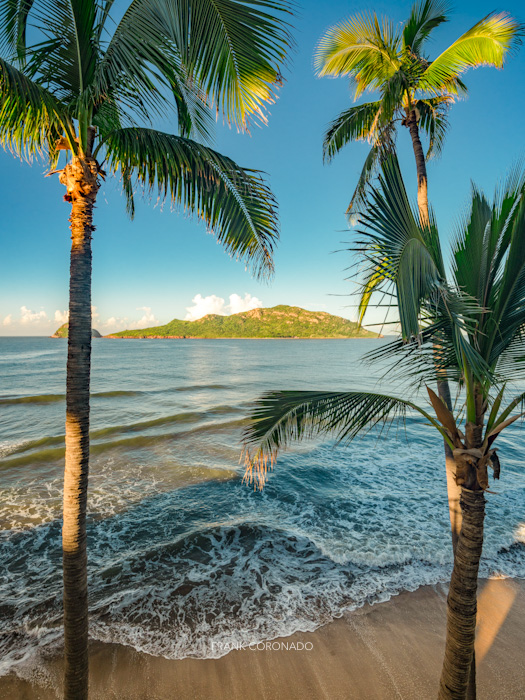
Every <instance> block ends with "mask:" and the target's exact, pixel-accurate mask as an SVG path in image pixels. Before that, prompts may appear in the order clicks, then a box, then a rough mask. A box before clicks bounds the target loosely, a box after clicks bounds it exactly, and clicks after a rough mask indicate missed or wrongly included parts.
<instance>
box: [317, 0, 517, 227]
mask: <svg viewBox="0 0 525 700" xmlns="http://www.w3.org/2000/svg"><path fill="white" fill-rule="evenodd" d="M448 10H449V3H448V2H447V0H418V2H415V3H414V4H413V5H412V9H411V11H410V16H409V18H408V19H407V20H406V22H404V24H403V26H402V27H401V29H399V28H398V26H397V25H396V24H394V22H393V21H392V20H390V19H388V18H386V17H383V18H379V17H377V15H375V14H367V13H365V14H358V15H355V16H353V17H350V18H349V19H347V20H344V21H342V22H340V23H339V24H336V25H335V26H333V27H331V28H330V29H329V30H328V31H327V32H326V33H325V34H324V35H323V37H322V38H321V41H320V43H319V46H318V49H317V52H316V66H317V69H318V74H319V75H320V76H331V77H340V76H348V77H349V78H350V81H351V84H352V86H353V87H354V99H355V100H357V99H359V98H360V97H361V96H362V95H363V94H364V93H366V92H378V93H379V99H377V100H375V101H374V102H365V103H363V104H359V105H357V106H355V107H350V109H347V110H345V111H344V112H342V113H341V114H340V115H339V116H338V117H337V118H336V119H334V121H333V122H332V123H331V124H330V126H329V128H328V131H327V132H326V134H325V137H324V143H323V154H324V159H325V161H328V162H329V161H330V160H332V158H333V157H334V156H335V155H336V154H337V153H339V151H340V150H341V148H343V147H344V146H345V145H346V144H347V143H348V142H349V141H364V140H367V141H368V142H369V143H371V144H372V147H371V149H370V152H369V154H368V156H367V158H366V160H365V164H364V167H363V170H362V172H361V176H360V178H359V182H358V184H357V187H356V190H355V192H354V195H353V197H352V200H351V202H350V205H349V207H348V213H350V212H351V210H352V209H353V208H354V207H355V206H359V205H360V204H362V203H363V198H364V195H365V192H366V188H367V185H368V184H369V182H370V181H371V178H372V176H373V175H374V173H375V171H376V169H377V166H378V164H379V163H380V160H381V158H382V156H383V155H384V154H385V153H388V152H389V151H391V149H392V147H393V145H394V144H395V140H396V134H397V126H398V124H399V123H401V125H402V126H405V127H406V128H407V129H408V130H409V132H410V136H411V139H412V147H413V149H414V156H415V159H416V168H417V188H418V189H417V198H418V206H419V212H420V216H421V218H422V220H427V219H428V198H427V168H426V160H428V159H429V158H430V157H431V156H432V155H434V154H439V153H440V151H441V149H442V146H443V141H444V138H445V134H446V130H447V127H448V120H447V114H448V110H449V108H450V105H451V104H452V103H453V102H454V101H455V100H456V99H457V98H458V97H460V96H464V95H466V94H467V88H466V86H465V85H464V83H463V82H462V80H461V78H460V76H461V75H462V73H464V72H465V71H466V70H468V69H469V68H477V67H478V66H496V67H497V68H501V67H502V66H503V63H504V61H505V58H506V57H507V55H508V53H509V51H511V50H512V49H513V48H514V47H516V45H517V44H518V42H519V38H520V34H521V26H520V25H519V24H518V22H517V21H516V20H514V19H512V18H511V17H509V15H507V14H506V13H502V12H500V13H492V14H490V15H487V16H486V17H484V18H483V19H482V20H480V21H479V22H477V23H476V24H475V25H474V26H473V27H471V29H469V30H468V31H467V32H465V33H464V34H463V35H462V36H460V37H459V39H457V40H456V41H455V42H454V43H453V44H451V45H450V46H449V47H448V48H446V49H445V50H444V51H443V52H442V53H441V54H440V55H439V56H438V57H437V58H436V59H434V60H433V61H431V60H430V59H429V58H428V56H427V46H428V42H429V40H430V39H431V38H432V32H433V31H434V29H435V28H436V27H439V25H441V24H442V23H443V22H446V21H448V16H447V13H448ZM421 131H423V132H424V133H425V134H426V135H427V136H428V148H427V152H426V154H425V153H424V151H423V146H422V144H421Z"/></svg>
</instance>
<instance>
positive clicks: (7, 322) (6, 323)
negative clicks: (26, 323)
mask: <svg viewBox="0 0 525 700" xmlns="http://www.w3.org/2000/svg"><path fill="white" fill-rule="evenodd" d="M12 323H13V316H12V314H8V315H7V316H6V317H5V318H4V321H3V324H4V326H10V325H11V324H12Z"/></svg>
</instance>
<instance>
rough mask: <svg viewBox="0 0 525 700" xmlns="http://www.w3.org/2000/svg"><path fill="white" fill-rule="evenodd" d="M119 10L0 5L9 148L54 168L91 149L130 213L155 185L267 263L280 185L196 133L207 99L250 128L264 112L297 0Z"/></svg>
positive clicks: (105, 3) (0, 66) (135, 4)
mask: <svg viewBox="0 0 525 700" xmlns="http://www.w3.org/2000/svg"><path fill="white" fill-rule="evenodd" d="M112 8H113V2H112V0H101V1H100V2H82V1H81V0H34V2H32V1H30V0H16V1H15V2H10V1H7V0H3V1H2V2H0V27H1V28H0V143H2V145H3V146H4V147H10V148H11V149H13V150H15V151H16V152H17V153H19V154H20V155H22V156H25V157H27V158H30V157H31V156H33V155H35V154H42V153H44V154H45V156H46V158H48V160H49V163H50V166H51V167H52V168H56V167H57V164H58V162H59V156H60V153H61V151H62V150H66V151H71V152H72V154H73V156H79V157H83V156H87V157H88V158H90V157H93V158H94V159H96V171H97V172H96V175H97V176H102V177H104V176H105V175H106V174H107V173H108V172H109V173H117V172H120V176H121V182H122V186H123V189H124V192H125V194H126V197H127V203H128V210H129V212H130V214H133V211H134V201H133V192H134V189H135V186H136V185H139V186H141V187H142V189H143V190H146V191H149V190H151V189H153V188H156V189H158V191H159V194H160V195H161V196H163V197H168V198H169V199H171V201H172V202H173V203H174V204H177V205H181V206H183V207H184V208H185V209H187V210H188V211H191V212H194V213H196V214H197V215H198V216H199V218H202V219H203V220H204V221H205V222H206V224H207V226H208V227H209V228H210V229H211V230H212V231H214V232H215V233H216V234H217V235H218V238H219V240H220V242H221V243H222V244H223V245H224V246H225V248H226V249H227V250H228V251H229V252H230V253H232V254H234V255H237V256H238V257H240V258H243V259H245V260H246V261H250V262H251V263H252V264H253V267H254V270H255V272H256V273H258V274H264V273H268V272H271V270H272V259H271V252H272V245H273V242H274V241H275V239H276V236H277V229H276V217H275V211H274V209H275V203H274V200H273V197H272V195H271V192H270V191H269V189H268V187H267V186H266V185H265V184H264V182H263V181H262V179H261V178H260V177H259V176H258V174H257V173H256V172H255V171H252V170H249V169H246V168H242V167H239V166H238V165H236V164H235V163H234V162H233V161H232V160H230V159H229V158H226V157H224V156H222V155H221V154H219V153H217V152H216V151H215V150H213V149H212V148H210V147H209V146H207V145H203V143H200V142H202V141H206V140H207V139H208V137H209V136H210V134H211V128H212V117H211V115H212V112H211V110H212V108H215V109H216V110H221V111H222V112H223V114H224V115H225V117H226V118H227V119H228V120H230V121H232V122H234V123H236V124H237V126H238V127H239V128H241V129H245V128H247V127H248V126H249V123H250V121H253V120H259V121H260V120H264V119H265V104H267V103H268V102H269V101H271V99H272V97H273V94H274V91H275V87H276V84H277V82H278V78H279V75H280V66H281V64H282V61H283V59H284V56H285V53H286V50H287V48H288V46H289V44H290V36H289V33H288V28H287V25H286V22H285V21H283V19H284V17H285V13H287V12H288V3H287V2H286V0H282V1H281V0H277V1H276V2H272V3H263V2H255V3H245V2H242V1H241V0H221V1H220V2H212V1H211V0H186V1H183V2H180V1H177V2H173V1H171V0H132V2H130V3H129V6H128V8H127V10H126V11H125V12H124V15H123V16H122V18H121V20H120V22H118V23H116V24H115V23H113V21H112V19H111V16H110V12H111V10H112ZM190 36H191V40H190ZM156 118H164V119H170V118H171V119H173V122H174V124H175V123H176V124H177V127H176V129H175V131H176V135H175V134H173V133H163V132H161V131H158V130H156V129H154V128H153V125H154V124H153V122H154V120H155V119H156ZM177 132H178V133H177ZM192 137H193V138H192ZM195 138H196V139H197V140H194V139H195ZM63 179H64V184H66V186H67V187H68V189H69V186H70V184H71V183H68V182H66V181H65V180H66V179H67V178H65V176H64V175H63ZM71 186H73V185H72V184H71Z"/></svg>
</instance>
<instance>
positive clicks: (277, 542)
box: [0, 338, 525, 674]
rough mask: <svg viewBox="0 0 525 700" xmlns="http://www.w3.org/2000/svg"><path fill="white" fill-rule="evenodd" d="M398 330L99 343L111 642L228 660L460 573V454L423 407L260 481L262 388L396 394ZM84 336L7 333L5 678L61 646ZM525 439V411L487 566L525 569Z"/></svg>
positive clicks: (505, 443) (507, 443) (0, 405)
mask: <svg viewBox="0 0 525 700" xmlns="http://www.w3.org/2000/svg"><path fill="white" fill-rule="evenodd" d="M382 342H387V341H386V340H166V341H162V340H149V341H148V340H113V341H111V340H95V341H94V342H93V359H92V403H91V408H92V410H91V431H92V456H91V473H90V486H89V505H88V548H89V596H90V598H89V600H90V614H91V615H90V634H91V636H92V637H93V638H94V639H98V640H103V641H110V642H119V643H122V644H127V645H131V646H133V647H135V648H136V649H139V650H142V651H145V652H148V653H149V654H153V655H159V656H165V657H167V658H184V657H197V658H205V657H219V656H221V655H223V654H225V653H227V651H228V650H229V649H231V648H236V647H237V646H240V645H248V644H253V643H258V642H261V641H267V640H271V639H274V638H275V637H278V636H286V635H290V634H292V633H293V632H296V631H299V630H302V631H308V630H314V629H316V628H317V627H319V626H321V625H323V624H325V623H327V622H329V621H330V620H332V619H334V618H336V617H338V616H340V615H341V614H342V613H343V612H344V611H347V610H352V609H355V608H357V607H360V606H362V605H363V604H364V603H365V602H369V603H375V602H381V601H385V600H387V599H388V598H390V597H391V596H392V595H395V594H396V593H399V592H400V591H402V590H415V589H416V588H418V587H419V586H421V585H423V584H435V583H437V582H441V581H446V580H447V578H448V577H449V576H450V571H451V562H452V553H451V543H450V531H449V521H448V510H447V500H446V484H445V476H444V459H443V448H442V443H441V440H440V439H439V438H438V437H437V435H436V434H435V433H434V431H432V430H431V429H430V428H429V427H427V426H425V425H423V424H422V422H421V421H420V420H419V419H417V418H416V417H415V416H409V417H408V420H407V424H406V429H403V428H400V429H395V428H391V429H390V430H389V431H386V432H385V431H383V432H382V433H381V434H379V433H370V434H368V435H366V436H365V437H363V438H360V439H356V440H355V441H354V442H353V443H351V444H350V445H335V444H334V441H333V440H329V439H316V440H314V441H309V442H304V443H300V444H299V445H297V446H295V447H294V448H293V449H291V450H290V451H289V452H286V453H283V454H281V455H280V457H279V459H278V462H277V465H276V467H275V470H274V471H273V472H272V473H271V474H270V477H269V480H268V483H267V485H266V487H265V489H264V491H263V492H262V493H260V492H254V491H253V489H251V488H250V487H248V486H247V485H246V484H243V483H242V475H243V467H242V465H241V464H239V456H240V451H241V443H240V441H241V434H242V430H243V422H244V421H245V418H246V416H247V414H248V411H249V408H250V405H251V403H252V402H253V401H254V399H255V398H256V397H257V396H258V395H259V394H260V393H261V392H263V391H265V390H268V389H301V388H302V389H327V390H335V391H338V390H339V391H342V390H352V389H369V390H381V389H383V390H390V391H393V390H395V389H396V385H395V383H394V382H393V381H392V379H391V377H389V376H388V374H387V375H386V376H385V375H384V371H383V370H381V371H379V370H376V371H375V372H372V371H371V368H370V367H368V366H366V365H364V364H363V363H362V362H360V360H361V358H362V356H363V354H364V353H365V352H366V351H368V350H370V349H372V348H374V347H377V344H378V343H382ZM66 345H67V342H66V341H64V340H55V339H49V338H0V486H1V503H0V528H1V532H0V571H1V577H0V601H1V602H0V659H1V660H0V674H6V673H8V672H9V671H11V670H13V669H16V670H18V671H21V670H23V669H30V668H34V667H35V666H37V665H38V664H39V663H40V662H41V660H42V658H43V657H46V656H48V655H52V654H54V653H56V652H57V650H59V649H60V646H61V595H62V592H61V544H60V530H61V490H62V471H63V459H64V446H63V431H64V417H65V396H64V392H65V362H66V350H67V348H66ZM398 389H399V387H398ZM523 389H524V387H522V388H521V390H522V391H523ZM412 398H413V396H412ZM524 437H525V435H524V433H523V428H522V425H521V422H518V423H517V424H515V425H513V426H512V427H511V428H510V429H509V430H508V431H507V433H506V435H505V436H504V437H503V438H501V439H499V440H498V442H499V447H500V459H501V463H502V474H501V481H499V482H496V483H495V484H492V486H491V488H492V489H493V490H494V491H496V492H497V493H496V494H489V495H488V497H487V498H488V507H487V518H486V535H485V547H484V554H483V560H482V566H481V574H482V575H483V576H488V575H503V576H514V577H525V468H524V464H523V462H524V460H523V448H524V445H525V440H524Z"/></svg>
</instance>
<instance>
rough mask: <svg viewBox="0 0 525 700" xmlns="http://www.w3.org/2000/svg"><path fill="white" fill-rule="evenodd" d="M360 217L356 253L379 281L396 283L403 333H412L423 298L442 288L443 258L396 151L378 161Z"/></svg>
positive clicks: (406, 335) (415, 333)
mask: <svg viewBox="0 0 525 700" xmlns="http://www.w3.org/2000/svg"><path fill="white" fill-rule="evenodd" d="M360 220H361V222H362V224H364V226H365V228H363V229H361V230H360V231H359V233H358V235H360V236H361V240H360V241H359V242H358V247H359V248H360V251H361V255H362V257H363V258H364V259H365V260H367V261H368V262H369V263H370V269H371V270H374V272H375V273H377V274H378V277H377V281H378V284H379V282H380V281H390V282H391V283H394V284H395V287H396V290H397V300H398V308H399V317H400V323H401V331H402V335H403V338H404V339H405V340H407V339H409V338H411V337H417V336H418V335H419V331H420V311H421V304H422V302H423V300H424V299H426V298H427V297H428V295H429V294H430V293H431V292H433V291H435V290H436V289H442V288H443V280H444V270H443V261H442V256H441V249H440V247H439V238H438V236H437V231H436V227H435V224H434V222H433V218H432V217H431V220H430V223H429V225H428V226H427V227H421V225H420V223H419V221H418V217H417V215H416V214H415V212H414V211H413V210H412V207H411V206H410V202H409V200H408V196H407V193H406V190H405V185H404V183H403V178H402V176H401V170H400V168H399V163H398V160H397V157H396V156H395V154H390V155H389V156H388V157H387V158H386V159H385V160H384V162H383V163H382V172H381V175H380V176H379V187H378V188H372V189H371V194H370V196H369V198H368V203H367V206H366V208H365V209H364V211H363V213H362V214H361V217H360ZM376 286H377V285H376Z"/></svg>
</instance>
